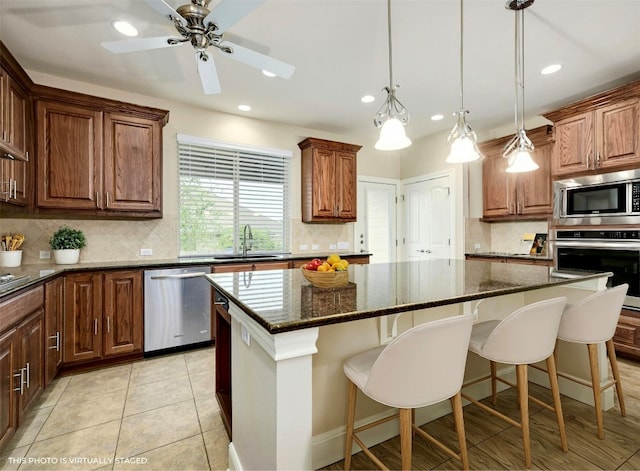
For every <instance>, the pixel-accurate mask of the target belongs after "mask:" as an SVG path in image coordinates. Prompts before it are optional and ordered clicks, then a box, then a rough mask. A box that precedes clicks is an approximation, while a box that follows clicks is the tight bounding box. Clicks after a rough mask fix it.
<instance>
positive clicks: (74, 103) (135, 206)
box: [36, 86, 168, 217]
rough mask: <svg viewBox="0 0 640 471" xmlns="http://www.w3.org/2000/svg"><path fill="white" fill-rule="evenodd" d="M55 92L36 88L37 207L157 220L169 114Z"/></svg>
mask: <svg viewBox="0 0 640 471" xmlns="http://www.w3.org/2000/svg"><path fill="white" fill-rule="evenodd" d="M55 91H56V90H55V89H50V88H48V87H40V86H36V93H37V102H36V103H37V104H36V111H37V112H36V135H37V139H36V151H37V156H38V166H37V179H38V191H37V193H38V194H37V207H38V210H39V211H40V210H44V211H40V212H57V213H61V212H62V213H65V212H68V211H65V210H74V211H73V212H74V213H77V211H76V210H83V212H84V213H85V214H87V215H91V216H105V217H109V216H118V217H128V216H130V217H162V197H161V193H162V128H163V126H164V125H165V124H166V122H167V119H168V112H167V111H164V110H156V109H154V108H146V107H140V106H136V105H130V104H127V103H121V102H114V101H111V100H106V99H100V98H97V97H91V96H88V95H81V94H76V93H72V92H66V91H63V90H58V92H59V93H58V94H57V95H56V93H55ZM54 210H58V211H54ZM60 210H62V211H60Z"/></svg>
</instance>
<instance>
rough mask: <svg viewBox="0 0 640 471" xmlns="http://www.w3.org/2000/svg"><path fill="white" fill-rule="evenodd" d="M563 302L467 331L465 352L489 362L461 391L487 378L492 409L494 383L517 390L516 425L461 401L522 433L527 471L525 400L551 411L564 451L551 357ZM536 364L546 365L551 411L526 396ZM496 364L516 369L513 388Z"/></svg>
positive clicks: (536, 305) (544, 304) (528, 309)
mask: <svg viewBox="0 0 640 471" xmlns="http://www.w3.org/2000/svg"><path fill="white" fill-rule="evenodd" d="M566 301H567V300H566V298H564V297H559V298H553V299H547V300H545V301H540V302H537V303H533V304H529V305H527V306H524V307H522V308H520V309H518V310H516V311H514V312H512V313H511V314H509V315H508V316H507V317H506V318H505V319H503V320H501V321H498V320H489V321H485V322H479V323H477V324H476V325H474V326H473V330H472V331H471V338H470V340H469V350H470V351H472V352H473V353H476V354H477V355H479V356H480V357H482V358H485V359H487V360H489V361H490V368H491V373H490V374H489V375H487V376H484V377H482V378H479V379H477V380H475V381H472V382H470V383H467V384H465V385H463V388H464V387H467V386H471V385H472V384H476V383H479V382H481V381H484V380H486V379H488V378H491V400H492V404H493V405H494V406H495V405H496V402H497V381H500V382H503V383H505V384H508V385H509V386H511V387H517V390H518V402H519V406H520V422H517V421H515V420H513V419H511V418H510V417H507V416H506V415H504V414H502V413H500V412H498V411H497V410H495V409H493V408H491V407H489V406H487V405H485V404H483V403H481V402H480V401H478V400H476V399H475V398H473V397H471V396H469V395H467V394H465V393H462V397H464V398H465V399H467V400H468V401H470V402H472V403H474V404H476V405H477V406H479V407H480V408H482V409H484V410H486V411H487V412H490V413H491V414H493V415H495V416H497V417H499V418H501V419H503V420H505V421H506V422H508V423H510V424H511V425H514V426H516V427H519V428H520V429H521V430H522V442H523V448H524V460H525V466H526V467H527V468H530V467H531V443H530V438H529V400H532V401H534V402H536V403H537V404H540V405H542V406H543V407H545V408H547V409H549V410H552V411H555V413H556V418H557V421H558V428H559V431H560V442H561V445H562V450H563V451H565V452H566V451H568V446H567V438H566V432H565V427H564V419H563V416H562V406H561V404H560V392H559V390H558V378H557V376H556V367H555V358H554V356H553V352H554V347H555V342H556V337H557V334H558V327H559V325H560V319H561V317H562V313H563V309H564V306H565V304H566ZM539 361H546V363H547V369H548V371H549V383H550V385H551V392H552V394H553V402H554V405H553V407H552V406H550V405H549V404H546V403H544V402H542V401H540V400H538V399H536V398H534V397H532V396H530V395H529V388H528V374H527V366H528V365H530V364H533V363H537V362H539ZM497 363H504V364H509V365H515V366H516V377H517V385H516V384H512V383H510V382H509V381H507V380H505V379H503V378H500V377H499V376H498V375H497V367H496V364H497Z"/></svg>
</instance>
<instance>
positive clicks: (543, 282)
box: [207, 260, 611, 334]
mask: <svg viewBox="0 0 640 471" xmlns="http://www.w3.org/2000/svg"><path fill="white" fill-rule="evenodd" d="M348 270H349V285H347V286H345V287H342V288H328V289H327V288H316V287H314V286H311V285H310V284H309V282H308V281H307V280H306V279H305V278H304V277H303V276H302V273H301V271H300V270H299V269H291V270H270V271H264V272H254V273H252V275H251V276H250V277H249V276H248V274H243V273H228V274H211V275H207V278H208V279H209V281H210V282H211V283H212V284H213V285H214V287H216V288H217V289H218V290H219V291H221V292H222V294H223V295H225V296H227V297H228V298H229V299H230V300H231V301H233V303H234V304H236V305H237V306H238V307H239V308H240V309H242V310H243V311H244V312H245V313H247V315H249V316H250V317H251V318H252V319H254V320H255V321H256V322H257V323H258V324H260V325H261V326H262V327H264V328H265V330H267V331H268V332H269V333H271V334H276V333H280V332H288V331H293V330H298V329H305V328H309V327H316V326H323V325H329V324H337V323H341V322H349V321H353V320H357V319H366V318H372V317H378V316H383V315H387V314H397V313H400V312H404V311H412V310H417V309H424V308H430V307H435V306H442V305H447V304H456V303H461V302H465V301H472V300H475V299H482V298H487V297H492V296H500V295H504V294H510V293H517V292H523V291H528V290H534V289H538V288H545V287H550V286H556V285H563V284H568V283H572V282H575V281H577V280H589V279H594V278H598V277H601V276H602V275H603V274H602V273H588V272H587V273H579V274H574V276H573V277H572V278H565V277H562V278H561V277H556V276H552V275H551V274H550V270H549V267H547V266H537V265H520V264H515V263H514V264H511V263H492V262H486V261H479V260H429V261H423V262H397V263H375V264H370V265H350V266H349V268H348ZM608 275H609V276H611V274H610V273H609V274H608Z"/></svg>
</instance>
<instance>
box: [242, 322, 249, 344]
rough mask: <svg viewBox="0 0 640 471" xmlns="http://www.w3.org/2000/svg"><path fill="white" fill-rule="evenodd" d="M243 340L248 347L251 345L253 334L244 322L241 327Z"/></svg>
mask: <svg viewBox="0 0 640 471" xmlns="http://www.w3.org/2000/svg"><path fill="white" fill-rule="evenodd" d="M241 334H242V341H243V342H244V343H246V344H247V347H250V346H251V334H250V333H249V329H247V328H246V327H245V326H244V324H243V325H242V329H241Z"/></svg>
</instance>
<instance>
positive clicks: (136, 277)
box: [63, 270, 143, 364]
mask: <svg viewBox="0 0 640 471" xmlns="http://www.w3.org/2000/svg"><path fill="white" fill-rule="evenodd" d="M64 317H65V320H64V336H63V337H64V354H63V361H64V363H65V364H67V363H76V362H86V361H92V360H100V359H103V358H109V357H114V356H119V355H124V354H130V353H136V352H142V341H143V338H142V336H143V329H142V322H143V301H142V271H140V270H118V271H113V272H105V273H101V272H100V273H96V272H90V273H79V274H74V275H69V276H67V277H65V315H64Z"/></svg>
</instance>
